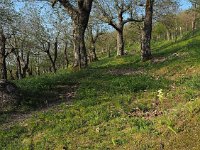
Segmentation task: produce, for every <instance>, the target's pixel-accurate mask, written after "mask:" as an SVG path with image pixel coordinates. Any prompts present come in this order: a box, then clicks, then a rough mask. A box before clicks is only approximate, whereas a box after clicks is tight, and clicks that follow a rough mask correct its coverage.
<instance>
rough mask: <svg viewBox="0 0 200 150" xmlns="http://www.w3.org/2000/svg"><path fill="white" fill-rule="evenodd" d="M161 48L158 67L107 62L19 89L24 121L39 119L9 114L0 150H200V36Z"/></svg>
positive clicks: (135, 59)
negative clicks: (11, 116)
mask: <svg viewBox="0 0 200 150" xmlns="http://www.w3.org/2000/svg"><path fill="white" fill-rule="evenodd" d="M153 47H154V48H153V55H154V56H155V58H154V59H153V60H152V61H147V62H141V61H140V56H139V54H135V55H134V56H129V55H127V56H125V57H122V58H119V57H117V58H116V57H113V58H105V59H102V60H100V61H98V62H95V63H93V64H92V65H91V66H90V67H89V68H87V69H85V70H82V71H72V70H71V71H68V72H66V71H60V72H59V73H58V74H57V75H45V76H40V77H37V78H29V79H25V80H21V81H18V82H17V85H18V86H19V87H21V89H22V92H23V94H24V95H25V96H24V97H23V98H22V100H21V106H20V111H21V113H23V112H27V111H28V110H33V109H35V108H37V109H36V110H37V111H34V112H31V115H29V116H28V117H27V116H26V115H24V116H25V117H24V118H23V117H22V119H20V118H18V119H15V118H13V119H14V121H12V120H11V119H9V117H10V114H9V113H4V114H1V116H0V117H1V119H0V126H1V129H0V149H6V150H7V149H13V150H16V149H37V150H39V149H41V150H43V149H58V150H61V149H75V150H76V149H92V150H93V149H131V150H132V149H133V150H134V149H135V150H136V149H140V150H147V149H167V150H168V149H169V150H172V149H181V150H188V149H194V150H198V149H200V142H199V139H200V91H199V89H200V74H199V72H200V49H199V47H200V36H198V34H196V35H195V36H193V37H189V38H185V39H181V40H179V41H177V42H176V43H175V42H162V43H154V44H153ZM59 94H60V95H59ZM55 100H57V101H59V103H56V102H55ZM43 106H48V107H46V108H41V109H40V110H38V108H39V107H43ZM15 113H16V114H18V113H20V112H19V111H16V112H15Z"/></svg>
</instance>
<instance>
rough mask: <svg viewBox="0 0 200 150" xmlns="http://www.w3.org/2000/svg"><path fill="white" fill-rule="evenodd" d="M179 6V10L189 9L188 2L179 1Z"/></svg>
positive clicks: (185, 0) (186, 0) (184, 0)
mask: <svg viewBox="0 0 200 150" xmlns="http://www.w3.org/2000/svg"><path fill="white" fill-rule="evenodd" d="M179 3H180V4H181V9H182V10H185V9H188V8H190V7H191V4H190V2H189V1H188V0H180V2H179Z"/></svg>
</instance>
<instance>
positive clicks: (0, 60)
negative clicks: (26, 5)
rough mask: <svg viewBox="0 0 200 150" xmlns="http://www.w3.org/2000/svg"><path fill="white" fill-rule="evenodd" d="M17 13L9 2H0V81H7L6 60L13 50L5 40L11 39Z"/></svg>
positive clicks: (5, 0) (4, 0)
mask: <svg viewBox="0 0 200 150" xmlns="http://www.w3.org/2000/svg"><path fill="white" fill-rule="evenodd" d="M16 18H17V13H16V12H15V10H14V9H13V5H12V3H11V1H10V0H2V1H0V70H1V79H6V80H7V64H6V58H7V57H8V55H9V54H10V53H12V51H14V49H13V48H11V47H8V46H7V40H8V39H9V38H11V35H12V31H13V30H14V29H15V27H16V24H15V19H16Z"/></svg>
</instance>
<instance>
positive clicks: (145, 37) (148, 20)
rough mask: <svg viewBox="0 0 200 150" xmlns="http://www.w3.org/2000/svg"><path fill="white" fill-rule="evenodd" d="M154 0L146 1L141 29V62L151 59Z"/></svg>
mask: <svg viewBox="0 0 200 150" xmlns="http://www.w3.org/2000/svg"><path fill="white" fill-rule="evenodd" d="M153 5H154V0H146V8H145V19H144V27H143V29H142V43H141V49H142V60H143V61H144V60H149V59H151V57H152V55H151V45H150V44H151V32H152V18H153Z"/></svg>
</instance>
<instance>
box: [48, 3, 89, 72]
mask: <svg viewBox="0 0 200 150" xmlns="http://www.w3.org/2000/svg"><path fill="white" fill-rule="evenodd" d="M58 1H59V2H60V4H61V5H62V6H63V7H64V8H65V10H66V11H67V13H68V14H69V16H70V17H71V19H72V21H73V29H74V46H75V48H74V50H75V51H74V53H75V54H74V56H75V62H74V67H76V66H79V68H81V67H86V66H87V64H88V62H87V51H86V46H85V37H84V36H85V30H86V28H87V25H88V20H89V16H90V12H91V9H92V3H93V0H76V1H69V0H54V1H53V4H52V6H54V5H55V4H56V3H57V2H58Z"/></svg>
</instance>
